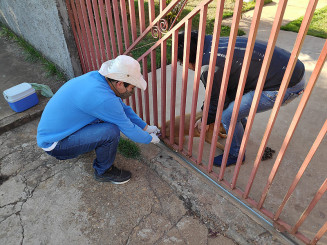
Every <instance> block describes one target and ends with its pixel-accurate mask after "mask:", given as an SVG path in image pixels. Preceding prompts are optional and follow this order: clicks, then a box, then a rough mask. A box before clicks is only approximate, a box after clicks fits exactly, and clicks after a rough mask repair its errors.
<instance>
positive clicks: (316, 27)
mask: <svg viewBox="0 0 327 245" xmlns="http://www.w3.org/2000/svg"><path fill="white" fill-rule="evenodd" d="M302 20H303V17H300V18H298V19H296V20H293V21H291V22H290V23H288V24H286V25H284V26H282V27H281V28H280V29H282V30H284V31H292V32H299V30H300V26H301V23H302ZM308 35H310V36H315V37H321V38H325V39H326V38H327V6H326V7H324V8H321V9H319V10H317V11H316V12H315V13H314V15H313V18H312V21H311V23H310V26H309V30H308Z"/></svg>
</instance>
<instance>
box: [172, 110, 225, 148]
mask: <svg viewBox="0 0 327 245" xmlns="http://www.w3.org/2000/svg"><path fill="white" fill-rule="evenodd" d="M201 116H202V112H197V113H196V115H195V121H197V120H198V119H200V118H201ZM190 121H191V114H185V124H184V136H185V135H188V134H189V129H190ZM179 123H180V116H177V117H175V125H174V135H175V137H174V142H175V144H179ZM213 130H214V123H212V124H210V125H209V129H208V130H207V131H206V134H205V141H206V142H208V143H209V144H211V141H212V136H213ZM200 133H201V132H200V131H199V130H198V128H197V127H195V128H194V137H200ZM218 135H219V137H221V138H226V137H227V135H226V131H225V129H224V127H223V125H222V124H220V128H219V133H218ZM166 136H167V137H168V138H169V136H170V121H167V122H166ZM217 148H219V149H221V150H224V145H222V144H221V143H220V142H218V141H217Z"/></svg>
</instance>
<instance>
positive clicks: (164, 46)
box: [160, 0, 167, 138]
mask: <svg viewBox="0 0 327 245" xmlns="http://www.w3.org/2000/svg"><path fill="white" fill-rule="evenodd" d="M165 8H166V0H160V13H161V12H162V11H163V10H164V9H165ZM160 51H161V53H160V55H161V73H160V74H161V134H162V137H163V138H165V137H166V106H167V104H166V91H167V80H166V79H167V76H166V73H167V65H166V64H167V57H166V55H167V41H164V42H162V43H161V50H160Z"/></svg>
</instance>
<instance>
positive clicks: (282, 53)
mask: <svg viewBox="0 0 327 245" xmlns="http://www.w3.org/2000/svg"><path fill="white" fill-rule="evenodd" d="M197 40H198V33H197V32H195V31H192V32H191V42H190V56H189V69H191V70H195V61H196V50H197ZM228 41H229V38H228V37H221V38H220V39H219V45H218V52H217V61H216V66H215V73H214V78H213V84H212V93H211V98H210V105H209V112H208V121H207V124H208V125H209V124H211V123H213V122H214V121H215V119H216V111H217V107H218V101H219V94H220V87H221V82H222V77H223V71H224V66H225V60H226V53H227V47H228ZM247 41H248V39H247V38H244V37H237V39H236V43H235V49H234V56H233V60H232V66H231V70H230V75H229V79H228V85H227V91H226V98H225V103H224V108H223V113H222V118H221V123H222V124H223V126H224V128H225V130H226V132H228V130H229V125H230V122H231V117H232V112H233V107H234V100H235V97H236V91H237V87H238V83H239V79H240V73H241V69H242V64H243V59H244V55H245V49H246V45H247ZM211 44H212V36H211V35H207V36H205V40H204V47H203V54H202V64H201V77H200V79H201V81H202V83H203V85H204V87H206V83H207V76H208V69H209V66H208V65H209V60H210V55H211V54H210V52H211ZM266 48H267V43H266V42H262V41H256V42H255V44H254V48H253V54H252V58H251V63H250V68H249V72H248V76H247V78H246V83H245V88H244V93H243V96H242V100H241V104H240V110H239V114H238V118H237V122H236V126H235V131H234V134H233V139H232V143H231V147H230V151H229V156H228V159H227V164H226V165H227V166H229V165H232V164H235V163H236V161H237V157H238V153H239V150H240V147H241V143H242V139H243V134H244V129H245V125H246V119H247V116H248V115H249V113H250V108H251V103H252V100H253V96H254V91H255V89H256V86H257V83H258V78H259V75H260V71H261V66H262V63H263V59H264V55H265V52H266ZM183 49H184V32H180V33H179V34H178V60H179V61H180V62H183ZM290 56H291V54H290V53H289V52H288V51H286V50H284V49H281V48H279V47H275V49H274V53H273V56H272V59H271V63H270V67H269V70H268V74H267V77H266V80H265V84H264V87H263V91H262V94H261V97H260V101H259V105H258V109H257V112H263V111H267V110H270V109H272V108H273V106H274V103H275V101H276V98H277V94H278V90H279V88H280V85H281V82H282V80H283V77H284V73H285V70H286V67H287V64H288V61H289V58H290ZM304 72H305V68H304V65H303V63H302V62H301V61H300V60H297V63H296V65H295V68H294V71H293V74H292V77H291V80H290V82H289V85H288V88H287V90H286V93H285V96H284V99H283V105H285V104H287V103H289V102H291V101H292V100H293V99H294V98H296V97H298V96H299V95H300V94H301V93H302V92H303V90H304V85H305V81H304V79H303V78H304ZM195 127H198V129H199V130H201V119H199V120H198V121H197V122H196V124H195ZM222 158H223V155H219V156H216V157H215V159H214V162H213V164H214V165H215V166H221V163H222ZM244 160H245V156H244V158H243V161H244Z"/></svg>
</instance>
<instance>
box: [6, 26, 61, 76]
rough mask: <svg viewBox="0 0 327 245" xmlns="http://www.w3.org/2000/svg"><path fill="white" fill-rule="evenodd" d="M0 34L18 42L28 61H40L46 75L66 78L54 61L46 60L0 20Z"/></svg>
mask: <svg viewBox="0 0 327 245" xmlns="http://www.w3.org/2000/svg"><path fill="white" fill-rule="evenodd" d="M0 36H2V37H5V38H7V39H9V40H13V41H15V42H16V43H18V45H19V46H20V47H22V48H23V50H24V54H25V58H26V60H27V61H30V62H37V61H40V62H41V63H42V65H43V67H44V68H45V70H46V74H47V75H48V76H57V79H58V80H66V76H65V74H64V73H62V72H61V71H60V70H59V69H58V67H57V66H56V65H55V64H54V63H52V62H50V61H48V60H47V59H46V58H45V57H44V56H43V55H42V54H41V53H40V52H39V51H37V50H36V49H35V48H34V47H33V46H32V45H31V44H29V43H28V42H27V41H25V40H24V39H23V38H21V37H19V36H17V35H16V34H15V33H14V32H13V31H11V30H10V29H9V28H8V27H6V26H5V25H3V24H2V23H1V22H0Z"/></svg>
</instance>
